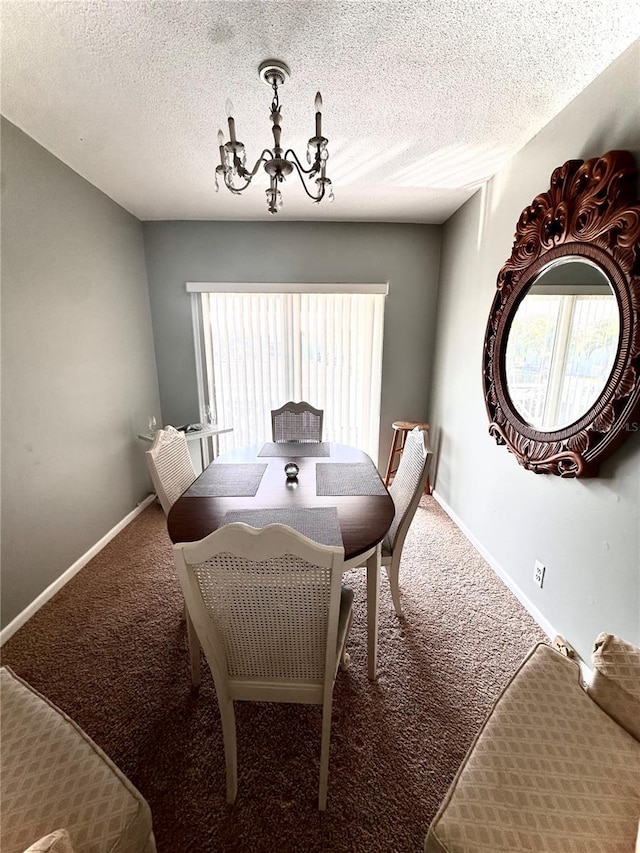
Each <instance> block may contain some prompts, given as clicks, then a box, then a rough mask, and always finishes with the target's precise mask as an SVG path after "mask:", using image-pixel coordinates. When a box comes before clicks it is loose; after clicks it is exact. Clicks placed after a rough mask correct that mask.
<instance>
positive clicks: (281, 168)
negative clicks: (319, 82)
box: [216, 59, 334, 213]
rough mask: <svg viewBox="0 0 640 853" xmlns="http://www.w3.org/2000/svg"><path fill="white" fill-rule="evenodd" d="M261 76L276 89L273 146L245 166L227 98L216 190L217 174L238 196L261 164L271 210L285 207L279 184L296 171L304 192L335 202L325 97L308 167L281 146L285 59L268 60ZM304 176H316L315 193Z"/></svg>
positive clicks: (318, 102) (318, 100) (287, 73)
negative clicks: (324, 125) (226, 130)
mask: <svg viewBox="0 0 640 853" xmlns="http://www.w3.org/2000/svg"><path fill="white" fill-rule="evenodd" d="M258 72H259V74H260V79H261V80H264V82H265V83H268V84H269V85H270V86H271V88H272V89H273V100H272V101H271V122H272V128H271V130H272V133H273V148H265V149H264V151H263V152H262V154H261V155H260V157H259V158H258V159H257V160H256V162H255V165H254V166H253V168H252V169H247V168H246V153H245V149H244V145H243V144H242V142H238V140H237V139H236V124H235V120H234V118H233V104H232V103H231V101H230V100H227V116H228V119H227V121H228V124H229V141H228V142H225V141H224V134H223V133H222V131H221V130H219V131H218V146H219V150H220V165H219V166H217V167H216V192H218V175H221V176H222V179H223V181H224V184H225V186H226V187H227V189H229V190H230V191H231V192H232V193H234V194H235V195H240V193H242V192H243V191H244V190H246V188H247V187H248V186H249V185H250V184H251V181H252V180H253V178H254V177H255V175H256V173H257V172H258V169H259V168H260V164H261V163H262V164H263V166H264V170H265V172H266V173H267V175H269V188H268V189H267V190H266V196H267V206H268V208H269V213H277V212H278V210H279V208H281V207H282V193H281V191H280V189H279V187H278V185H279V184H281V183H283V182H284V180H285V178H286V177H287V176H288V175H290V174H291V173H292V172H293V171H294V170H295V171H296V172H297V173H298V177H299V178H300V181H301V183H302V186H303V188H304V191H305V192H306V194H307V195H308V196H309V198H310V199H311V200H312V201H314V202H320V201H322V199H323V198H324V197H325V195H326V196H327V197H328V199H329V201H333V200H334V197H333V188H332V186H331V181H330V180H329V178H327V176H326V167H327V160H328V158H329V149H328V145H329V140H328V139H326V138H325V137H324V136H323V135H322V112H321V110H322V96H321V95H320V92H318V93H317V94H316V98H315V109H316V126H315V135H314V136H312V137H311V139H309V142H308V143H307V163H308V164H309V168H308V169H305V167H304V166H303V165H302V163H301V162H300V160H299V159H298V157H297V155H296V153H295V151H293V150H292V149H291V148H289V149H287V150H286V151H283V148H282V147H281V145H280V140H281V135H282V126H281V122H282V114H281V108H280V99H279V96H278V86H282V85H284V83H285V81H286V80H288V79H289V76H290V71H289V68H288V67H287V66H286V65H285V63H284V62H281V61H280V60H278V59H268V60H267V61H266V62H263V63H261V65H260V67H259V68H258ZM305 177H306V178H307V180H309V181H311V180H313V179H314V178H315V185H316V189H315V192H309V189H308V188H307V185H306V183H305Z"/></svg>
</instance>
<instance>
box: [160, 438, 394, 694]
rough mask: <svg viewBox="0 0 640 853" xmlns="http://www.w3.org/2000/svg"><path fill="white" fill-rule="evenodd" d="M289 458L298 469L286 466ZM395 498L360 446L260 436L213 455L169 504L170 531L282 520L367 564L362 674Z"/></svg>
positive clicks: (198, 534) (371, 653)
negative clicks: (258, 439)
mask: <svg viewBox="0 0 640 853" xmlns="http://www.w3.org/2000/svg"><path fill="white" fill-rule="evenodd" d="M291 463H294V464H295V465H296V466H297V469H298V470H297V474H296V476H287V475H286V474H285V466H287V465H289V464H291ZM394 512H395V508H394V503H393V499H392V498H391V495H390V494H389V492H388V491H387V489H386V487H385V485H384V483H383V481H382V479H381V478H380V475H379V473H378V470H377V468H376V466H375V465H374V463H373V461H372V460H371V458H370V457H369V456H368V455H367V454H366V453H365V452H364V451H362V450H359V449H357V448H355V447H351V446H350V445H346V444H339V443H336V442H278V443H275V442H264V443H261V444H256V445H251V446H248V447H242V448H236V449H234V450H229V451H227V452H225V453H223V454H221V455H220V456H219V457H218V458H217V459H215V460H214V461H213V462H212V463H211V464H210V465H209V466H208V467H207V468H205V470H204V471H203V472H202V474H200V476H199V477H198V478H197V479H196V480H195V481H194V482H193V483H192V484H191V486H189V488H188V489H186V491H185V492H184V493H183V494H182V495H181V497H179V498H178V499H177V501H176V502H175V503H174V504H173V506H172V507H171V510H170V512H169V516H168V519H167V527H168V532H169V538H170V539H171V541H172V542H173V543H174V544H176V543H178V542H194V541H197V540H199V539H204V537H205V536H208V535H209V534H210V533H213V532H214V531H215V530H217V529H218V528H219V527H222V526H223V525H225V524H230V523H233V522H237V521H242V522H245V523H246V524H249V525H251V526H252V527H263V526H265V525H266V524H270V523H274V522H280V523H283V524H288V525H289V526H290V527H293V528H294V529H297V530H299V532H301V533H303V534H304V535H306V536H308V537H309V538H311V539H313V540H314V541H316V542H321V543H322V544H326V545H341V546H342V547H344V564H343V565H344V569H343V572H346V571H349V570H351V569H354V568H356V567H360V566H365V565H366V573H367V674H368V676H369V678H370V679H372V680H373V679H375V678H376V675H377V655H378V611H379V594H380V554H381V543H382V540H383V539H384V537H385V535H386V533H387V531H388V530H389V528H390V526H391V522H392V521H393V517H394Z"/></svg>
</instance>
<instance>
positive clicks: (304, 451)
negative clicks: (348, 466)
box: [258, 441, 331, 459]
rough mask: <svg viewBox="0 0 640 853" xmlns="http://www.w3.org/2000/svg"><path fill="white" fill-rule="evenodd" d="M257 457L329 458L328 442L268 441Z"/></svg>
mask: <svg viewBox="0 0 640 853" xmlns="http://www.w3.org/2000/svg"><path fill="white" fill-rule="evenodd" d="M258 456H288V457H289V458H290V459H291V458H294V457H298V456H331V449H330V447H329V442H328V441H277V442H276V441H268V442H267V443H266V444H263V445H262V450H261V451H260V453H258Z"/></svg>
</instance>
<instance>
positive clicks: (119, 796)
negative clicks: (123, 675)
mask: <svg viewBox="0 0 640 853" xmlns="http://www.w3.org/2000/svg"><path fill="white" fill-rule="evenodd" d="M0 697H1V701H0V708H1V720H0V735H1V743H0V771H1V772H0V786H1V787H0V800H1V802H2V820H1V821H0V850H2V853H25V851H29V853H155V850H156V845H155V841H154V837H153V831H152V828H151V811H150V810H149V806H148V805H147V803H146V801H145V800H144V798H143V796H142V794H140V792H139V791H138V790H137V789H136V788H134V786H133V785H132V784H131V782H129V780H128V779H127V778H126V777H125V776H124V775H123V774H122V773H121V772H120V770H118V768H117V767H116V766H115V764H113V762H112V761H110V760H109V758H107V756H106V755H105V754H104V752H103V751H102V750H101V749H100V748H99V747H98V746H96V744H95V743H94V742H93V741H92V740H91V739H90V738H89V737H88V736H87V735H86V734H85V733H84V732H83V731H82V729H80V728H79V727H78V726H77V725H76V724H75V723H74V722H73V721H72V720H70V719H69V717H67V715H66V714H64V713H63V712H62V711H61V710H60V709H59V708H56V706H55V705H53V704H52V703H51V702H49V701H48V700H47V699H45V697H44V696H41V695H40V694H39V693H37V692H36V691H35V690H34V689H33V688H32V687H30V686H29V685H28V684H27V683H26V682H25V681H23V680H22V679H21V678H19V677H18V676H17V675H16V674H15V673H14V672H12V670H10V669H9V668H8V667H2V668H0Z"/></svg>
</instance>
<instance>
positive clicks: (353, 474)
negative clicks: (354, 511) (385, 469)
mask: <svg viewBox="0 0 640 853" xmlns="http://www.w3.org/2000/svg"><path fill="white" fill-rule="evenodd" d="M316 494H317V495H322V496H333V497H338V496H343V495H386V494H387V490H386V489H385V487H384V485H383V483H382V481H381V480H380V478H379V477H378V475H377V473H376V472H375V470H374V469H373V468H372V467H371V465H369V464H368V463H367V462H319V463H318V464H317V465H316Z"/></svg>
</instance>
